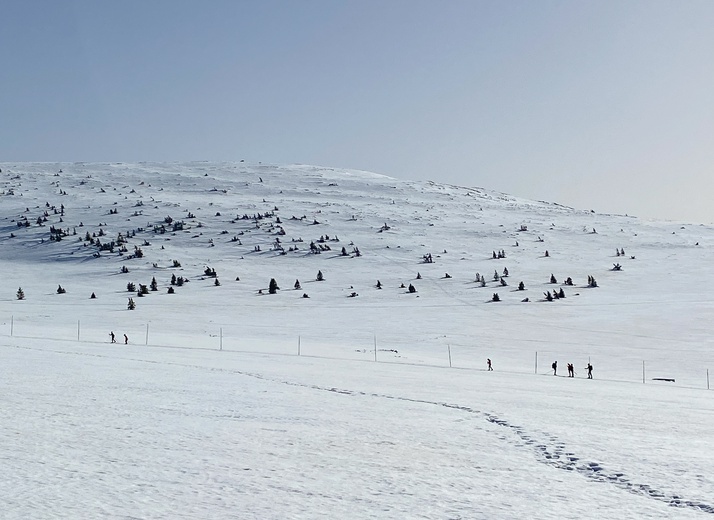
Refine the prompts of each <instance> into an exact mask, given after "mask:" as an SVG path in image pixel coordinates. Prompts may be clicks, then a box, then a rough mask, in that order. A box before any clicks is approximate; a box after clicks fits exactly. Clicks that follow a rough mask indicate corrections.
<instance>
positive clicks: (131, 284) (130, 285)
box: [126, 282, 136, 292]
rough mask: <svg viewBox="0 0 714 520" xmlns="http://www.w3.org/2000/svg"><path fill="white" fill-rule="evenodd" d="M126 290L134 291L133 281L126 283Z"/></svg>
mask: <svg viewBox="0 0 714 520" xmlns="http://www.w3.org/2000/svg"><path fill="white" fill-rule="evenodd" d="M126 290H127V291H128V292H134V291H136V285H134V282H129V283H128V284H126Z"/></svg>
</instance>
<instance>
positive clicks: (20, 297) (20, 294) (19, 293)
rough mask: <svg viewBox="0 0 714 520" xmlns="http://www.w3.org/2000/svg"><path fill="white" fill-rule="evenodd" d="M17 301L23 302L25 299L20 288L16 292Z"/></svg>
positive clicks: (23, 292)
mask: <svg viewBox="0 0 714 520" xmlns="http://www.w3.org/2000/svg"><path fill="white" fill-rule="evenodd" d="M17 299H18V300H24V299H25V291H23V290H22V287H20V288H19V289H18V290H17Z"/></svg>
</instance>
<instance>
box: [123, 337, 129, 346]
mask: <svg viewBox="0 0 714 520" xmlns="http://www.w3.org/2000/svg"><path fill="white" fill-rule="evenodd" d="M128 344H129V336H127V335H126V334H124V345H128Z"/></svg>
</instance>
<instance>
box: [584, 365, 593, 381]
mask: <svg viewBox="0 0 714 520" xmlns="http://www.w3.org/2000/svg"><path fill="white" fill-rule="evenodd" d="M585 368H586V370H587V371H588V379H592V378H593V366H592V365H591V364H590V363H588V366H586V367H585Z"/></svg>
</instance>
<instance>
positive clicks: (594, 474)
mask: <svg viewBox="0 0 714 520" xmlns="http://www.w3.org/2000/svg"><path fill="white" fill-rule="evenodd" d="M16 348H26V347H16ZM30 350H35V349H30ZM55 352H58V353H65V354H74V355H77V353H75V352H64V351H55ZM83 355H90V356H96V357H107V356H104V355H101V354H83ZM130 359H133V360H134V361H139V362H146V363H160V364H166V365H176V366H184V367H192V368H197V369H203V370H205V369H206V368H207V367H205V366H201V365H189V364H183V363H175V362H166V361H152V360H146V359H135V358H130ZM209 370H211V371H217V372H231V373H234V374H239V375H243V376H247V377H252V378H255V379H261V380H263V381H272V382H274V383H281V384H284V385H288V386H297V387H302V388H312V389H314V390H320V391H328V392H334V393H338V394H344V395H362V396H369V397H378V398H381V399H394V400H397V401H406V402H411V403H421V404H428V405H434V406H443V407H445V408H453V409H455V410H461V411H463V412H466V413H470V414H474V415H476V416H480V417H482V418H484V419H485V420H486V421H488V422H489V423H491V424H495V425H497V426H501V427H503V428H505V429H506V432H507V433H510V434H512V435H515V436H516V437H517V438H518V439H519V440H517V441H515V442H513V440H511V439H512V437H510V438H509V436H508V435H501V436H499V437H500V439H501V440H503V441H506V442H512V443H513V444H514V445H515V446H517V447H520V448H527V449H531V450H533V451H534V453H535V455H536V458H537V460H538V461H539V462H542V463H544V464H548V465H549V466H553V467H555V468H557V469H562V470H564V471H572V472H574V473H579V474H580V475H582V476H584V477H585V478H588V479H591V480H594V481H596V482H603V483H609V484H612V485H615V486H617V487H619V488H621V489H624V490H625V491H628V492H630V493H633V494H635V495H640V496H645V497H649V498H652V499H654V500H659V501H660V502H665V503H667V504H669V505H670V506H672V507H679V508H687V509H694V510H697V511H701V512H703V513H710V514H714V505H711V504H707V503H705V502H701V501H697V500H689V499H686V498H684V497H683V496H681V495H678V494H671V493H667V492H664V491H660V490H658V489H656V488H653V487H651V486H649V485H648V484H639V483H636V482H631V481H630V480H629V479H628V478H627V477H626V476H625V475H624V473H620V472H613V471H609V470H607V469H606V468H604V467H603V466H602V465H601V464H600V463H598V462H588V461H583V460H581V459H580V457H578V456H577V455H576V454H575V453H572V452H569V451H567V450H566V446H565V444H563V443H561V442H558V438H557V437H556V436H555V435H552V434H549V433H545V432H543V435H544V437H543V438H544V439H545V440H542V441H539V440H537V439H536V438H535V436H534V435H533V434H531V433H528V432H526V430H525V428H523V427H521V426H516V425H513V424H511V423H509V422H508V421H506V420H505V419H501V418H500V417H498V416H497V415H495V414H493V413H489V412H482V411H481V410H476V409H474V408H471V407H469V406H462V405H458V404H452V403H446V402H438V401H429V400H425V399H412V398H409V397H401V396H394V395H389V394H378V393H372V392H360V391H353V390H345V389H342V388H336V387H325V386H319V385H309V384H304V383H297V382H294V381H285V380H279V379H273V378H271V377H266V376H264V375H262V374H257V373H251V372H244V371H241V370H233V369H226V368H209Z"/></svg>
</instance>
